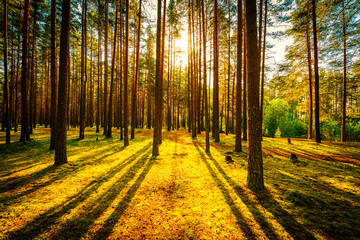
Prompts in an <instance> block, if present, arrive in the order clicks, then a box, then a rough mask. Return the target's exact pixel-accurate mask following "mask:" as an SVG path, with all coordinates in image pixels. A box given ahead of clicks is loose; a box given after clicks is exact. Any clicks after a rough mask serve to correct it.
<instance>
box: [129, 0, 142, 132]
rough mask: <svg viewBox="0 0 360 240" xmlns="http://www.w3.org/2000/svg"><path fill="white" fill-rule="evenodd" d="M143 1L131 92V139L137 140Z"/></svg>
mask: <svg viewBox="0 0 360 240" xmlns="http://www.w3.org/2000/svg"><path fill="white" fill-rule="evenodd" d="M141 2H142V1H141V0H140V2H139V22H138V27H137V43H136V70H135V81H134V82H133V87H132V91H131V98H132V100H131V137H130V138H131V139H134V138H135V127H136V106H137V103H136V95H137V88H138V81H139V58H140V32H141Z"/></svg>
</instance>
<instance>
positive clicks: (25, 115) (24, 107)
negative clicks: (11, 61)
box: [20, 0, 30, 143]
mask: <svg viewBox="0 0 360 240" xmlns="http://www.w3.org/2000/svg"><path fill="white" fill-rule="evenodd" d="M29 10H30V0H25V3H24V21H23V39H22V69H21V136H20V141H21V142H23V143H25V142H26V141H28V140H29V112H28V111H29V109H28V96H27V95H28V89H27V80H28V53H29V44H28V40H29Z"/></svg>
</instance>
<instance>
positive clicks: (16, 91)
mask: <svg viewBox="0 0 360 240" xmlns="http://www.w3.org/2000/svg"><path fill="white" fill-rule="evenodd" d="M20 37H21V13H19V32H18V45H17V63H16V83H15V111H14V119H15V125H14V132H17V127H18V109H19V78H20V42H21V41H20ZM41 81H42V80H41ZM40 106H41V104H40Z"/></svg>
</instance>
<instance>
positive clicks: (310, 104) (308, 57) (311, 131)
mask: <svg viewBox="0 0 360 240" xmlns="http://www.w3.org/2000/svg"><path fill="white" fill-rule="evenodd" d="M306 48H307V61H308V72H309V73H308V75H309V130H308V139H313V118H314V117H313V89H312V69H311V47H310V34H309V21H308V22H307V24H306Z"/></svg>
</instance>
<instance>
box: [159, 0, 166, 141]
mask: <svg viewBox="0 0 360 240" xmlns="http://www.w3.org/2000/svg"><path fill="white" fill-rule="evenodd" d="M165 26H166V0H164V9H163V22H162V37H161V49H162V50H161V49H160V53H161V62H160V63H161V64H160V67H161V70H160V94H161V100H159V106H160V110H159V111H158V114H159V119H160V127H159V128H158V131H159V144H161V143H162V121H163V118H162V114H163V102H162V101H163V92H164V90H163V82H164V57H165V51H164V49H165Z"/></svg>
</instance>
